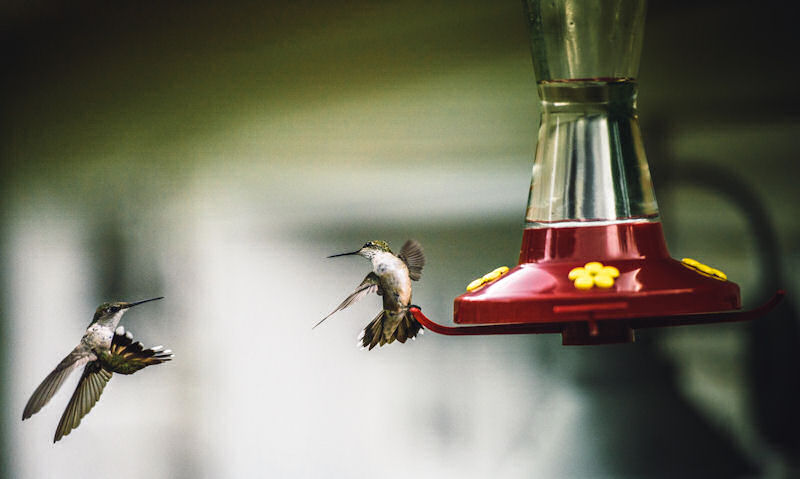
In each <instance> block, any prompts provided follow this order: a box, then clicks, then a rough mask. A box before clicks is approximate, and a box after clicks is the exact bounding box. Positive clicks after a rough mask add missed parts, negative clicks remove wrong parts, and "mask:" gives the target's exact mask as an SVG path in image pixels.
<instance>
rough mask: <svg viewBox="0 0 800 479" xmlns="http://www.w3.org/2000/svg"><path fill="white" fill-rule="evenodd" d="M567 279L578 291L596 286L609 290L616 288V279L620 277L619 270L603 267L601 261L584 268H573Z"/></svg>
mask: <svg viewBox="0 0 800 479" xmlns="http://www.w3.org/2000/svg"><path fill="white" fill-rule="evenodd" d="M567 277H568V278H569V279H570V280H571V281H572V282H573V284H574V285H575V288H577V289H582V290H587V289H592V288H593V287H594V286H597V287H598V288H603V289H608V288H610V287H612V286H614V279H615V278H618V277H619V270H618V269H617V268H615V267H613V266H603V263H600V262H599V261H592V262H589V263H586V264H585V265H583V267H577V268H572V269H571V270H570V272H569V275H568V276H567Z"/></svg>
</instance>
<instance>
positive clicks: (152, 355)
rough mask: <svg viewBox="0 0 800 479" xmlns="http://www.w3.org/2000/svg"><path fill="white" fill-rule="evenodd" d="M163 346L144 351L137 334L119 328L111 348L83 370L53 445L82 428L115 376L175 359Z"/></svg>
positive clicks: (59, 424)
mask: <svg viewBox="0 0 800 479" xmlns="http://www.w3.org/2000/svg"><path fill="white" fill-rule="evenodd" d="M161 349H162V348H161V346H156V347H153V348H148V349H144V346H142V343H140V342H138V341H137V342H133V335H132V334H131V333H130V332H127V333H126V332H125V328H123V327H122V326H120V327H118V328H117V330H116V331H115V332H114V338H113V339H112V341H111V349H110V350H109V351H104V352H102V353H100V354H99V355H98V356H97V360H96V361H92V362H90V363H89V364H87V365H86V367H85V368H84V369H83V375H81V379H80V381H79V382H78V387H77V388H75V392H74V393H73V394H72V398H70V400H69V404H67V409H66V410H65V411H64V414H63V415H62V416H61V420H60V421H59V423H58V427H57V428H56V435H55V437H54V438H53V442H56V441H58V440H59V439H61V438H62V437H64V436H66V435H67V434H69V433H70V432H71V431H72V430H73V429H75V428H76V427H78V425H79V424H80V423H81V419H83V417H84V416H85V415H86V414H88V413H89V411H91V410H92V408H93V407H94V405H95V404H96V403H97V400H98V399H100V395H101V394H103V389H104V388H105V386H106V383H108V381H109V379H111V375H112V374H113V373H120V374H133V373H135V372H136V371H138V370H140V369H142V368H145V367H147V366H151V365H153V364H161V363H163V362H165V361H169V360H170V359H172V357H173V354H172V351H170V350H169V349H167V350H165V351H162V350H161Z"/></svg>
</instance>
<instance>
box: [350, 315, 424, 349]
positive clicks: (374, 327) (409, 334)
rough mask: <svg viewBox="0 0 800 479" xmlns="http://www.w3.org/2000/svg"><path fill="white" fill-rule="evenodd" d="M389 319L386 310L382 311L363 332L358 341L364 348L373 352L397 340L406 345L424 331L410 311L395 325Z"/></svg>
mask: <svg viewBox="0 0 800 479" xmlns="http://www.w3.org/2000/svg"><path fill="white" fill-rule="evenodd" d="M387 318H389V316H388V315H387V314H386V310H382V311H381V312H380V313H378V315H377V316H375V319H373V320H372V321H371V322H370V323H369V324H368V325H367V327H366V328H364V330H363V331H361V334H360V335H359V337H358V340H359V345H360V346H361V347H362V348H367V349H369V350H372V348H374V347H375V346H383V345H384V344H391V343H393V342H394V340H395V339H396V340H398V341H400V342H401V343H405V342H406V341H407V340H408V339H414V338H415V337H416V336H417V334H419V332H420V331H421V330H422V325H421V324H420V323H419V321H417V320H416V319H415V318H414V315H412V314H411V313H410V312H408V311H406V312H404V313H403V316H402V318H401V319H400V320H399V321H397V323H395V324H392V322H391V321H389V320H388V319H387Z"/></svg>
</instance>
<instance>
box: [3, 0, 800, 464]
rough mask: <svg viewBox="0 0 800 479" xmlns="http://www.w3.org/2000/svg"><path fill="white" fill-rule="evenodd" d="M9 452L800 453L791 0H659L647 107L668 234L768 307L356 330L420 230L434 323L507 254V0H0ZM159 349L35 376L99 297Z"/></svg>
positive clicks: (516, 181)
mask: <svg viewBox="0 0 800 479" xmlns="http://www.w3.org/2000/svg"><path fill="white" fill-rule="evenodd" d="M0 21H2V25H3V28H2V36H3V38H2V40H3V41H2V42H0V44H2V45H3V46H2V48H3V53H4V55H3V59H4V74H3V75H2V77H0V81H2V89H1V90H0V91H1V92H2V93H0V95H2V102H1V103H0V104H1V105H2V119H1V120H2V131H1V134H2V138H1V141H0V148H2V150H0V151H1V152H2V153H1V154H2V167H3V170H2V171H3V174H2V176H0V185H2V191H1V192H0V195H1V196H0V198H2V203H0V259H1V260H2V263H1V264H2V266H1V267H2V273H1V274H0V281H2V289H1V294H2V296H0V333H1V334H0V353H2V361H0V365H1V367H2V370H1V371H0V373H1V375H2V376H1V377H2V378H3V379H4V380H3V382H2V385H3V389H2V396H1V397H0V405H2V408H0V409H2V411H3V414H2V415H1V416H0V426H2V429H0V433H1V434H0V440H2V447H1V448H0V454H2V455H1V456H0V475H2V476H3V477H9V478H44V477H59V478H69V477H85V476H95V477H110V476H111V475H112V474H113V476H114V477H118V478H128V477H142V476H144V475H147V476H148V477H153V478H157V477H158V478H161V477H164V478H181V477H186V478H190V477H191V478H198V477H208V478H216V477H375V476H380V477H407V476H416V477H476V478H481V477H489V476H494V477H740V476H746V477H796V475H797V474H800V465H798V464H797V463H796V462H795V461H796V458H797V457H798V454H797V452H798V444H800V416H799V414H800V413H798V412H797V411H796V409H797V404H798V402H797V401H800V384H798V382H799V381H800V359H798V348H797V345H798V342H800V339H799V338H798V319H797V314H796V311H795V309H794V300H793V298H797V297H798V294H800V285H799V284H798V276H797V273H796V272H797V271H798V269H800V246H798V245H800V241H798V240H799V239H800V216H799V215H798V214H797V208H796V205H797V204H798V199H800V193H798V188H797V186H796V182H797V181H796V178H797V176H796V174H797V171H796V170H797V168H796V167H795V166H796V164H797V160H796V154H797V151H798V137H800V122H799V121H798V114H797V112H798V111H800V96H799V95H798V93H797V86H796V78H797V76H798V73H800V72H798V70H800V66H798V62H797V61H796V52H797V47H798V41H797V38H796V35H795V33H794V31H795V25H794V22H793V20H792V18H791V16H790V15H789V14H788V12H787V11H785V10H784V9H783V7H782V4H781V3H780V2H776V1H768V2H761V3H759V4H758V7H757V8H756V7H754V5H753V4H752V2H744V1H732V2H731V1H727V2H723V1H711V0H709V1H699V2H695V1H672V2H652V4H651V5H650V7H649V11H648V19H647V26H646V31H645V41H644V49H643V54H642V65H641V70H640V77H639V79H640V96H639V98H640V102H639V105H640V120H641V122H642V130H643V132H644V137H645V144H646V147H647V151H648V158H649V161H650V166H651V171H652V172H653V179H654V183H655V188H656V193H657V195H658V198H659V201H660V207H661V214H662V218H663V222H664V228H665V230H666V233H667V240H668V244H669V247H670V251H671V253H672V255H673V256H675V257H678V258H680V257H683V256H691V257H695V258H697V259H700V260H701V261H703V262H705V263H707V264H710V265H712V266H715V267H718V268H720V269H722V270H723V271H725V272H726V273H727V274H728V276H729V277H730V278H731V279H732V280H734V281H736V282H737V283H739V284H740V286H741V287H742V296H743V300H744V303H745V306H748V307H752V306H754V305H756V304H758V303H759V302H761V301H763V300H765V299H766V297H768V296H769V295H770V294H771V292H772V291H774V289H776V288H777V287H783V288H785V289H787V291H788V294H789V299H788V301H786V302H784V304H783V305H782V306H781V307H780V308H779V309H778V310H777V311H776V312H775V313H774V314H772V315H771V316H770V317H769V318H767V319H764V320H761V321H759V322H757V323H755V324H739V325H730V326H703V327H690V328H679V329H671V330H659V331H649V332H647V333H645V334H642V335H640V338H639V341H638V342H637V343H635V344H633V345H624V346H602V347H583V348H582V347H562V346H561V345H560V337H558V336H528V337H491V338H477V337H475V338H448V337H441V336H436V335H435V334H433V333H430V332H429V333H428V334H426V335H425V336H423V337H422V338H421V339H420V340H418V341H416V342H414V343H411V344H407V345H405V346H400V345H392V346H389V347H385V348H382V349H380V350H375V351H372V352H369V353H367V352H364V351H359V350H358V349H357V348H356V347H355V346H354V343H355V338H356V336H357V334H358V332H359V331H360V329H361V328H362V327H363V326H364V325H365V324H366V323H367V322H368V321H369V320H370V319H371V318H372V317H373V316H374V314H375V313H376V312H377V309H378V307H379V306H378V305H379V301H378V300H377V299H375V298H368V299H365V300H363V301H362V302H361V303H359V304H358V305H356V306H353V307H352V308H350V309H348V310H347V311H345V312H342V313H339V314H338V315H336V316H334V317H333V318H331V319H330V320H328V321H327V322H326V323H325V324H324V325H323V326H322V327H320V328H317V329H315V330H314V331H311V329H310V328H311V326H312V325H313V324H314V323H315V322H316V321H318V320H319V318H321V317H322V316H324V315H325V314H327V313H328V312H329V311H330V310H331V309H332V308H333V307H334V306H335V305H336V304H338V303H339V301H340V300H341V299H342V298H343V297H344V296H345V295H347V294H348V293H349V292H350V291H351V290H352V289H353V287H355V285H356V284H358V282H360V280H361V279H362V277H363V275H364V274H365V273H366V271H367V268H368V265H367V263H366V262H364V261H363V260H358V259H354V258H351V259H340V260H326V259H325V256H327V255H329V254H333V253H338V252H343V251H351V250H352V249H354V248H355V247H357V246H359V245H361V244H363V242H364V241H366V240H370V239H385V240H388V241H389V242H390V243H391V244H392V245H393V246H394V247H395V249H397V248H399V246H400V245H401V244H402V242H403V241H405V239H407V238H409V237H413V238H416V239H418V240H419V241H420V242H421V243H422V244H423V245H424V247H425V251H426V255H427V257H428V263H427V265H426V269H425V272H424V275H423V278H422V281H421V282H420V283H417V284H415V295H414V302H415V303H417V304H420V305H422V306H423V307H424V309H425V312H426V313H427V314H428V316H430V317H431V318H433V319H435V320H439V321H442V322H445V321H448V320H449V318H450V316H451V312H452V299H453V298H454V297H455V296H457V295H458V294H460V293H461V292H463V288H464V285H466V284H467V283H468V282H469V281H470V280H472V279H473V278H475V277H477V276H480V275H481V274H483V273H485V272H486V271H489V270H491V269H494V268H495V267H496V266H499V265H501V264H507V265H513V264H515V263H516V259H517V256H518V253H519V245H520V239H521V231H522V230H521V228H522V224H523V220H524V211H525V206H526V199H527V191H528V185H529V182H530V169H531V164H532V158H533V150H534V147H535V138H536V128H537V123H538V104H537V97H536V84H535V79H534V76H533V69H532V66H531V60H530V56H529V47H528V40H527V32H526V26H525V23H524V18H523V14H522V5H521V3H520V2H514V1H509V2H482V1H462V2H453V1H433V2H423V1H411V0H402V1H396V2H366V1H351V2H323V1H300V2H268V3H265V2H245V1H233V2H226V3H225V4H224V5H223V4H222V3H220V2H206V1H199V2H177V1H162V2H139V3H136V4H134V3H131V4H120V3H108V2H100V1H96V0H77V1H72V2H62V1H56V0H38V1H34V2H28V1H22V0H13V1H6V2H4V3H3V4H2V5H0ZM159 295H164V296H166V300H164V301H160V302H158V303H153V304H149V305H147V306H142V307H141V309H137V310H135V311H133V312H131V313H129V314H128V315H127V316H126V317H125V319H124V320H123V324H125V326H126V328H128V329H131V330H132V331H133V332H134V334H135V335H136V336H137V338H138V339H140V340H142V341H143V342H145V343H146V344H161V343H163V344H165V345H166V346H167V347H169V348H172V349H173V350H175V352H176V354H177V357H176V359H175V361H173V362H172V363H169V364H167V365H164V366H159V367H158V368H151V369H148V370H147V372H145V373H140V374H137V375H136V376H132V377H118V378H117V377H115V378H114V379H113V380H112V381H111V382H110V384H109V386H108V387H107V388H106V391H105V393H104V394H103V397H102V399H101V400H100V402H99V404H98V405H97V406H96V407H95V409H94V410H93V411H92V413H91V414H89V415H88V416H87V417H86V418H85V419H84V420H83V423H82V424H81V426H80V428H78V429H77V430H76V431H74V432H73V433H72V434H71V435H70V436H68V437H66V438H65V439H64V440H62V441H61V442H60V443H58V444H56V445H53V444H52V443H51V438H52V433H53V430H54V428H55V426H56V424H57V422H58V418H59V417H60V414H61V412H62V410H63V407H64V405H65V404H66V401H67V397H68V395H69V394H70V391H71V390H72V388H73V387H74V384H75V380H76V379H77V378H73V381H72V382H68V383H67V384H66V385H65V387H64V390H63V391H62V392H61V393H60V394H58V395H57V396H56V397H55V398H54V400H53V401H52V403H51V404H50V405H48V406H47V407H46V408H45V409H44V410H43V411H42V412H40V413H39V414H37V415H36V416H34V417H33V418H32V419H31V420H29V421H25V423H22V422H21V421H20V420H19V418H20V416H21V411H22V408H23V406H24V404H25V401H26V400H27V398H28V396H29V395H30V393H31V392H32V391H33V389H34V388H35V387H36V385H37V384H38V383H39V381H41V379H43V378H44V376H45V375H46V374H47V373H48V372H49V371H50V370H51V368H52V367H54V366H55V364H56V363H57V362H58V361H59V360H60V359H61V358H62V357H63V356H64V355H65V354H66V353H67V352H68V351H69V350H70V348H71V347H73V346H74V344H75V342H76V341H77V340H78V339H79V338H80V335H81V334H82V333H83V328H85V326H86V325H87V324H88V323H89V320H90V319H91V314H92V312H93V311H94V308H95V307H96V305H97V304H99V303H101V302H103V301H106V300H111V299H119V300H136V299H141V298H145V297H152V296H159Z"/></svg>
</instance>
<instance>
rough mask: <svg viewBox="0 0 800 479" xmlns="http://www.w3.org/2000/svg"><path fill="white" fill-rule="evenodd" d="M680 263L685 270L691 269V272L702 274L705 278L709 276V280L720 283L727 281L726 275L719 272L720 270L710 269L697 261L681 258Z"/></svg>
mask: <svg viewBox="0 0 800 479" xmlns="http://www.w3.org/2000/svg"><path fill="white" fill-rule="evenodd" d="M681 262H682V263H683V265H684V266H686V267H687V268H689V269H693V270H695V271H697V272H698V273H700V274H703V275H705V276H709V277H711V278H714V279H718V280H720V281H727V280H728V275H726V274H725V273H723V272H722V271H720V270H718V269H716V268H712V267H711V266H708V265H705V264H703V263H701V262H699V261H697V260H696V259H692V258H683V259H682V260H681Z"/></svg>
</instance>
